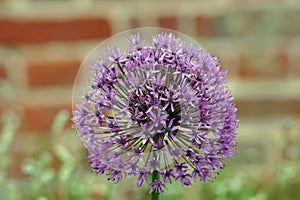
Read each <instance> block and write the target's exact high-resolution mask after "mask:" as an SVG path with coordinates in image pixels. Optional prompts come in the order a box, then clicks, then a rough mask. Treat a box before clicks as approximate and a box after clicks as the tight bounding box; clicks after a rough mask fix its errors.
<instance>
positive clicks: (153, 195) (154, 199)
mask: <svg viewBox="0 0 300 200" xmlns="http://www.w3.org/2000/svg"><path fill="white" fill-rule="evenodd" d="M155 180H159V173H158V171H157V170H155V171H153V173H152V182H155ZM158 199H159V192H158V191H157V190H154V191H153V192H152V193H151V200H158Z"/></svg>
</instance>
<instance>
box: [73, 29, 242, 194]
mask: <svg viewBox="0 0 300 200" xmlns="http://www.w3.org/2000/svg"><path fill="white" fill-rule="evenodd" d="M128 41H129V44H130V45H131V46H130V48H129V49H128V50H125V51H123V52H122V51H121V50H120V49H119V48H118V47H113V48H111V47H109V48H108V49H107V50H106V51H105V55H106V58H105V57H104V58H102V59H98V60H97V61H96V62H95V63H94V64H93V65H92V66H91V67H92V68H91V69H92V75H91V82H90V88H91V89H89V90H88V89H87V90H88V92H86V95H84V96H83V97H82V99H81V100H80V102H79V103H78V104H76V107H75V108H74V117H73V122H74V128H76V129H77V132H78V136H79V137H80V138H81V139H82V141H83V143H84V145H85V147H86V149H87V151H88V159H89V161H90V164H91V167H92V168H93V169H94V170H95V172H96V173H97V174H103V173H104V172H106V173H107V174H109V177H108V180H111V181H115V182H119V181H121V179H122V178H123V177H126V176H127V175H128V176H131V175H133V176H136V177H137V186H138V187H140V186H141V185H142V184H143V183H147V182H148V175H149V174H150V173H152V172H154V171H156V172H158V173H159V174H160V176H161V177H160V179H158V180H154V181H153V182H152V183H150V184H149V185H148V186H149V187H151V191H156V192H159V193H163V191H164V190H163V188H164V187H165V184H166V183H167V182H169V183H172V179H173V180H175V181H177V180H178V181H180V183H181V185H182V186H188V185H191V184H192V180H194V181H197V179H200V180H201V181H202V182H205V183H206V182H208V181H209V180H211V179H212V178H213V177H214V176H215V175H216V174H218V172H219V170H220V169H221V168H223V164H222V161H223V160H224V159H226V158H229V157H232V156H233V155H234V152H235V141H234V140H235V137H236V132H235V130H236V128H237V119H236V108H235V106H234V103H233V97H232V96H231V95H230V91H229V90H228V89H227V87H226V86H225V76H226V72H225V71H223V70H222V69H221V67H220V64H219V63H218V60H217V58H216V57H214V56H212V55H210V54H209V53H207V52H206V51H204V50H203V49H202V48H200V47H197V46H195V45H192V44H189V43H186V42H185V41H183V40H182V39H181V38H180V37H177V36H176V35H175V34H173V33H169V32H161V33H159V34H156V35H153V37H152V38H151V42H150V43H147V42H146V40H144V38H141V37H140V34H139V33H136V34H132V35H130V36H129V38H128ZM100 53H101V52H100Z"/></svg>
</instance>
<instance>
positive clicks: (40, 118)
mask: <svg viewBox="0 0 300 200" xmlns="http://www.w3.org/2000/svg"><path fill="white" fill-rule="evenodd" d="M54 99H55V97H54ZM63 109H68V110H69V111H71V105H65V106H37V105H35V106H25V107H24V110H23V112H24V113H23V119H22V125H21V127H20V130H21V132H30V133H40V132H43V133H48V132H49V131H50V128H51V127H52V124H53V120H54V117H55V116H56V114H57V113H58V112H59V111H60V110H63ZM69 123H70V122H69ZM68 125H70V124H68Z"/></svg>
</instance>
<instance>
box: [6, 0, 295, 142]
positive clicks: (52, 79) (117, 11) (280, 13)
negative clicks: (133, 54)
mask: <svg viewBox="0 0 300 200" xmlns="http://www.w3.org/2000/svg"><path fill="white" fill-rule="evenodd" d="M141 26H161V27H166V28H171V29H175V30H178V31H180V32H183V33H185V34H187V35H189V36H191V37H193V38H195V39H196V40H198V41H199V42H200V43H201V44H202V45H203V46H204V47H205V48H206V49H207V50H208V51H209V52H212V53H213V54H215V55H217V56H218V57H219V58H220V61H221V63H222V66H223V67H224V68H225V69H227V70H228V71H229V73H228V76H229V77H228V78H229V79H228V82H229V86H230V88H231V89H232V93H233V95H234V96H235V99H236V102H237V106H238V108H239V111H238V113H239V117H240V120H241V124H240V130H239V132H241V136H240V140H242V141H243V140H248V139H249V140H251V138H253V139H252V140H253V141H255V140H256V138H255V137H253V134H256V135H257V136H258V138H259V137H260V136H261V135H263V134H272V131H273V130H274V131H276V130H277V128H280V126H281V122H282V121H283V119H284V118H285V117H290V118H293V119H295V120H298V119H299V115H300V92H299V91H300V89H299V86H300V66H299V63H300V4H299V1H298V0H289V1H284V0H281V1H280V0H266V1H259V0H255V1H251V0H248V1H239V0H214V1H196V0H185V1H183V0H182V1H176V3H174V0H164V1H158V0H157V1H142V0H139V1H133V0H115V1H101V0H84V1H80V0H61V1H50V0H0V79H1V80H2V81H1V84H4V83H5V84H6V83H7V82H8V83H9V84H10V85H12V88H13V90H9V92H8V93H9V94H8V96H7V98H3V97H2V98H3V99H0V112H3V111H4V110H6V109H14V110H16V111H17V112H18V114H19V116H20V117H21V118H22V125H21V127H20V130H19V135H20V136H22V137H24V138H25V137H29V138H38V137H40V138H44V137H43V136H41V135H43V134H47V132H48V131H49V128H50V126H51V123H52V121H53V117H54V115H55V113H56V112H57V111H58V110H60V109H68V110H70V109H71V103H72V102H71V96H72V87H73V82H74V78H75V75H76V72H77V70H78V68H79V66H80V63H81V62H82V60H83V58H84V57H85V56H86V55H87V53H88V52H89V51H90V50H91V49H92V48H93V47H94V46H95V45H96V44H98V43H99V42H101V41H102V40H103V39H105V38H107V37H109V36H111V35H112V34H115V33H117V32H120V31H123V30H127V29H130V28H134V27H141ZM3 80H5V81H7V82H5V81H4V83H3ZM10 93H11V94H10ZM4 94H6V93H5V92H4ZM249 127H250V128H249ZM251 128H252V129H251ZM265 129H266V130H265ZM32 134H34V136H32ZM29 140H30V139H29Z"/></svg>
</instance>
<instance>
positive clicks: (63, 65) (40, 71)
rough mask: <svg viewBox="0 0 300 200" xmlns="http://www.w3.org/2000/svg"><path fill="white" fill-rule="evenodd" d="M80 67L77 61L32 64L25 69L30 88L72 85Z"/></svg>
mask: <svg viewBox="0 0 300 200" xmlns="http://www.w3.org/2000/svg"><path fill="white" fill-rule="evenodd" d="M79 67H80V62H79V61H52V62H45V63H32V64H29V65H28V67H27V76H28V84H29V85H30V86H47V85H72V84H73V83H74V80H75V77H76V73H77V71H78V69H79Z"/></svg>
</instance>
